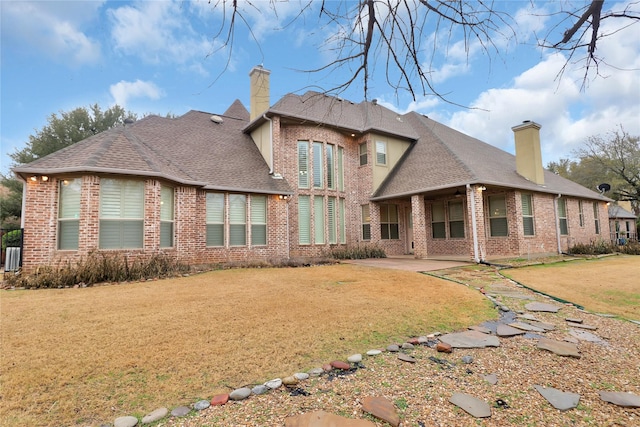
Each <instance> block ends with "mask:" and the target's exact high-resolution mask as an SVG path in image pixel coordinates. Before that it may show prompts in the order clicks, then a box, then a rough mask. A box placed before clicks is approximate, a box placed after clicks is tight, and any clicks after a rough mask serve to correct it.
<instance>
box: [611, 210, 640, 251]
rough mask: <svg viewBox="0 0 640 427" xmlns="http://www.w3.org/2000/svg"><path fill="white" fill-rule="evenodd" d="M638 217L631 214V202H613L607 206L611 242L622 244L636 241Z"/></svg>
mask: <svg viewBox="0 0 640 427" xmlns="http://www.w3.org/2000/svg"><path fill="white" fill-rule="evenodd" d="M637 221H638V217H637V216H635V215H634V214H632V213H631V202H613V203H610V204H609V229H610V230H611V241H612V242H614V243H616V244H624V243H626V242H628V241H630V240H638V234H637Z"/></svg>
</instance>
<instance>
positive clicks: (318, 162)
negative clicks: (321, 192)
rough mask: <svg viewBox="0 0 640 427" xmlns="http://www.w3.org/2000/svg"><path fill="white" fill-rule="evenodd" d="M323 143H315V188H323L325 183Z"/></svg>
mask: <svg viewBox="0 0 640 427" xmlns="http://www.w3.org/2000/svg"><path fill="white" fill-rule="evenodd" d="M323 163H324V162H323V159H322V143H321V142H314V143H313V187H314V188H323V187H324V183H323V182H322V181H323V178H322V173H323V172H322V169H323V167H322V165H323Z"/></svg>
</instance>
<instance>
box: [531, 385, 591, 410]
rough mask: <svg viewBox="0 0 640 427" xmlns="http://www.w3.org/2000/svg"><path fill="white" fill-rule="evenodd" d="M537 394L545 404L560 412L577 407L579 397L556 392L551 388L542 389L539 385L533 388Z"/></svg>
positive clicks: (574, 394) (573, 394)
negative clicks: (547, 403) (542, 398)
mask: <svg viewBox="0 0 640 427" xmlns="http://www.w3.org/2000/svg"><path fill="white" fill-rule="evenodd" d="M533 387H534V388H535V389H536V390H538V393H540V394H541V395H542V397H544V398H545V399H547V402H549V403H550V404H551V406H553V407H554V408H556V409H558V410H560V411H568V410H569V409H573V408H575V407H576V406H578V403H579V402H580V395H579V394H577V393H569V392H565V391H560V390H557V389H555V388H553V387H543V386H541V385H535V386H533Z"/></svg>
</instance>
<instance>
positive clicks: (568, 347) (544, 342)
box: [538, 338, 581, 359]
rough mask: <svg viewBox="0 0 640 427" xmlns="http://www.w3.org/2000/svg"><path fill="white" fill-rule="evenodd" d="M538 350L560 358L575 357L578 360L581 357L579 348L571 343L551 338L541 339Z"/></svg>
mask: <svg viewBox="0 0 640 427" xmlns="http://www.w3.org/2000/svg"><path fill="white" fill-rule="evenodd" d="M538 348H539V349H541V350H547V351H550V352H552V353H555V354H557V355H558V356H568V357H575V358H577V359H579V358H580V357H581V356H580V353H579V352H578V347H577V346H576V345H575V344H573V343H570V342H565V341H556V340H552V339H550V338H540V339H539V340H538Z"/></svg>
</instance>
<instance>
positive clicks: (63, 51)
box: [0, 1, 104, 66]
mask: <svg viewBox="0 0 640 427" xmlns="http://www.w3.org/2000/svg"><path fill="white" fill-rule="evenodd" d="M103 3H104V2H103V1H93V2H52V1H36V2H31V1H9V2H6V1H3V2H0V7H1V8H2V40H3V42H6V41H9V42H12V43H16V46H18V45H21V44H26V45H28V46H29V49H30V50H31V51H33V52H37V54H38V55H46V56H49V57H51V58H53V59H55V60H57V61H59V62H63V63H65V62H66V63H69V64H71V65H76V66H77V65H85V64H95V63H97V62H99V61H100V59H101V46H100V43H99V42H98V41H97V40H95V39H93V38H91V37H90V36H88V35H87V34H86V33H85V32H84V31H83V29H85V28H84V27H87V26H88V25H89V24H90V22H91V21H92V20H93V19H96V18H97V15H98V11H99V9H100V7H101V6H102V4H103Z"/></svg>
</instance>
